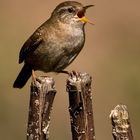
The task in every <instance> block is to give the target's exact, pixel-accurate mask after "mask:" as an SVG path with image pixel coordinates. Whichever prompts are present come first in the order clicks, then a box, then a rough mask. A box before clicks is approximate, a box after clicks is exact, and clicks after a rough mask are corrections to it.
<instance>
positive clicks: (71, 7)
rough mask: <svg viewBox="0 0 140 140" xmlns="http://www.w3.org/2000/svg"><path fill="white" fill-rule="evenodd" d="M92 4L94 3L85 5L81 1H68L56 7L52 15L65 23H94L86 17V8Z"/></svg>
mask: <svg viewBox="0 0 140 140" xmlns="http://www.w3.org/2000/svg"><path fill="white" fill-rule="evenodd" d="M92 6H93V5H87V6H83V5H82V4H81V3H79V2H75V1H66V2H63V3H60V4H59V5H58V6H57V7H56V8H55V9H54V11H53V12H52V16H51V17H53V18H54V19H55V20H57V21H59V22H62V23H64V24H76V25H79V24H81V25H84V24H85V23H90V24H93V23H91V22H90V21H89V20H88V19H87V18H86V17H85V13H86V10H87V9H88V8H89V7H92Z"/></svg>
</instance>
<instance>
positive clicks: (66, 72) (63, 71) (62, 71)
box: [57, 70, 70, 75]
mask: <svg viewBox="0 0 140 140" xmlns="http://www.w3.org/2000/svg"><path fill="white" fill-rule="evenodd" d="M57 73H64V74H68V75H69V74H70V73H69V72H68V71H65V70H61V71H57Z"/></svg>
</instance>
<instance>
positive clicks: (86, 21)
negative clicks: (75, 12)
mask: <svg viewBox="0 0 140 140" xmlns="http://www.w3.org/2000/svg"><path fill="white" fill-rule="evenodd" d="M79 20H80V21H81V22H84V23H89V24H92V25H94V23H92V22H90V20H88V19H87V18H86V17H85V16H83V17H81V18H79Z"/></svg>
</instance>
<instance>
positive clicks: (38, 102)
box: [27, 77, 56, 140]
mask: <svg viewBox="0 0 140 140" xmlns="http://www.w3.org/2000/svg"><path fill="white" fill-rule="evenodd" d="M55 94H56V90H55V88H54V80H53V79H52V78H50V77H39V78H37V81H36V82H35V83H32V84H31V94H30V104H29V117H28V128H27V140H48V139H49V126H50V113H51V110H52V104H53V100H54V97H55Z"/></svg>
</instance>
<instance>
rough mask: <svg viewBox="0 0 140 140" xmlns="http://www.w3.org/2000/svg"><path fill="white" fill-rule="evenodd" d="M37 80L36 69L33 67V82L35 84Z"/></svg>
mask: <svg viewBox="0 0 140 140" xmlns="http://www.w3.org/2000/svg"><path fill="white" fill-rule="evenodd" d="M36 81H37V76H36V75H35V71H34V70H33V69H32V82H33V83H34V84H35V83H36Z"/></svg>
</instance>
